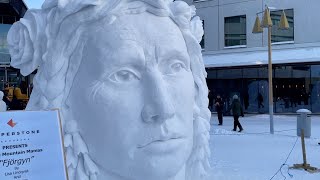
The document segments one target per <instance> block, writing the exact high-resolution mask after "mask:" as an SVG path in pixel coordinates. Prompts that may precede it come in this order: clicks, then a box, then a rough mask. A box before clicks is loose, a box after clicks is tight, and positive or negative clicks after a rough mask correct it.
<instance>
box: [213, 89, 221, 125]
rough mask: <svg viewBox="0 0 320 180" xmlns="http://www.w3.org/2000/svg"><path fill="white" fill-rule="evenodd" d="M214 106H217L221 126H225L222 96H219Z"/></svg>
mask: <svg viewBox="0 0 320 180" xmlns="http://www.w3.org/2000/svg"><path fill="white" fill-rule="evenodd" d="M214 105H215V106H216V111H217V114H218V120H219V125H222V124H223V115H222V113H223V101H222V98H221V97H220V95H217V98H216V100H215V103H214Z"/></svg>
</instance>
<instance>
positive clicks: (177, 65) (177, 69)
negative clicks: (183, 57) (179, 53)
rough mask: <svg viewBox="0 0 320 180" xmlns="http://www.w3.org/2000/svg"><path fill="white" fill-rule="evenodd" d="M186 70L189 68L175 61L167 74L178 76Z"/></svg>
mask: <svg viewBox="0 0 320 180" xmlns="http://www.w3.org/2000/svg"><path fill="white" fill-rule="evenodd" d="M186 69H187V68H186V66H185V64H184V63H183V62H181V61H174V62H173V63H172V64H170V66H169V70H168V71H167V72H166V74H176V73H179V72H181V71H182V70H186Z"/></svg>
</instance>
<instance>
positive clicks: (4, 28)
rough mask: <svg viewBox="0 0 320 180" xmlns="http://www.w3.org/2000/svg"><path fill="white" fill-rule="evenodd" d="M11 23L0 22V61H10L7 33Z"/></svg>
mask: <svg viewBox="0 0 320 180" xmlns="http://www.w3.org/2000/svg"><path fill="white" fill-rule="evenodd" d="M10 27H11V25H9V24H0V63H6V64H8V63H10V55H9V50H8V43H7V34H8V31H9V29H10Z"/></svg>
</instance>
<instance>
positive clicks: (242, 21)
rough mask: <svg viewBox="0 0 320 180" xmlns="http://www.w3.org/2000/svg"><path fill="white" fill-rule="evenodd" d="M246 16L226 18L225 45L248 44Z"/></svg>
mask: <svg viewBox="0 0 320 180" xmlns="http://www.w3.org/2000/svg"><path fill="white" fill-rule="evenodd" d="M246 32H247V30H246V16H245V15H242V16H233V17H225V18H224V42H225V43H224V45H225V47H229V46H239V45H246V44H247V33H246Z"/></svg>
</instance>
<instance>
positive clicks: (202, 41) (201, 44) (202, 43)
mask: <svg viewBox="0 0 320 180" xmlns="http://www.w3.org/2000/svg"><path fill="white" fill-rule="evenodd" d="M202 27H203V36H202V39H201V41H200V46H201V48H202V49H204V36H205V33H206V30H205V29H204V20H202Z"/></svg>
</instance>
